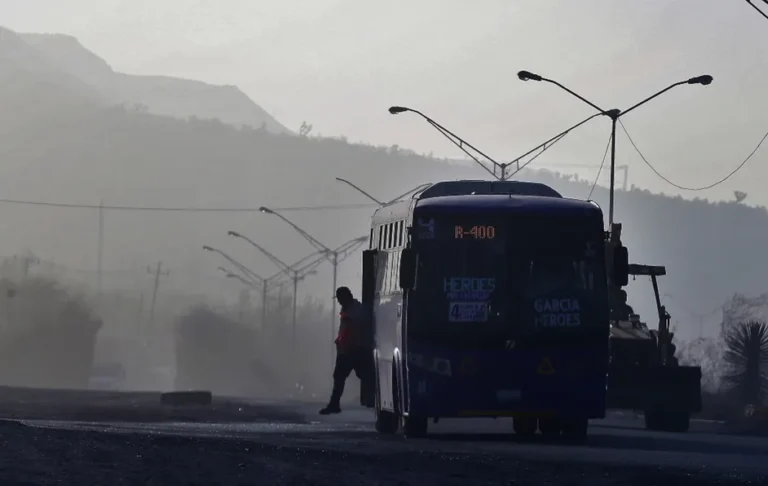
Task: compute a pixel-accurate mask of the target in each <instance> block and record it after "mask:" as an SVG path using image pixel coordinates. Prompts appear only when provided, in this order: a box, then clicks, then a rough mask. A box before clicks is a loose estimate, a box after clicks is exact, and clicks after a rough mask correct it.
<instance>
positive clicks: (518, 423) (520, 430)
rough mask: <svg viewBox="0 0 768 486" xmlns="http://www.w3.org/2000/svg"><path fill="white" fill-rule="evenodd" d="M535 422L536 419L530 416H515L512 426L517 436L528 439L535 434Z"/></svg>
mask: <svg viewBox="0 0 768 486" xmlns="http://www.w3.org/2000/svg"><path fill="white" fill-rule="evenodd" d="M536 422H537V420H536V419H535V418H531V417H515V418H514V421H513V423H512V427H513V428H514V429H515V434H516V435H517V436H518V437H520V438H523V439H528V438H531V437H533V436H534V435H536V425H537V424H536Z"/></svg>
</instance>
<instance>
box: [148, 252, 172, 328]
mask: <svg viewBox="0 0 768 486" xmlns="http://www.w3.org/2000/svg"><path fill="white" fill-rule="evenodd" d="M162 267H163V262H157V266H156V268H155V269H154V270H153V269H152V268H151V267H147V272H148V273H149V274H151V275H154V276H155V286H154V288H153V289H152V303H151V304H150V305H149V326H150V327H154V325H155V303H156V302H157V288H158V287H159V286H160V276H161V275H162V276H164V277H167V276H168V275H170V274H171V272H170V270H167V269H166V270H163V269H162Z"/></svg>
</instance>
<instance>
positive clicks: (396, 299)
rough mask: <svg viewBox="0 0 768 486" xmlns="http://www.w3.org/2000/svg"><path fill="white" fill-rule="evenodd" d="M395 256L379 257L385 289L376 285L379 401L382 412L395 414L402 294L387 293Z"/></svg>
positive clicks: (383, 253) (381, 255) (390, 253)
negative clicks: (394, 382) (396, 355)
mask: <svg viewBox="0 0 768 486" xmlns="http://www.w3.org/2000/svg"><path fill="white" fill-rule="evenodd" d="M396 255H397V253H396V252H388V251H382V252H380V254H379V258H380V259H379V261H378V265H377V267H378V269H379V271H380V272H381V273H380V274H379V276H380V278H381V280H379V281H380V282H383V284H384V285H383V286H379V285H377V291H378V294H377V296H376V298H375V299H374V303H375V315H376V320H375V322H376V326H375V339H376V349H377V353H376V368H377V372H378V387H379V390H378V392H379V400H380V404H381V407H382V409H384V410H389V411H394V397H393V393H392V391H393V369H394V367H393V363H394V355H395V349H396V348H397V347H398V328H399V320H400V317H399V313H400V312H399V308H400V304H401V302H402V298H401V295H400V294H399V293H394V292H387V285H388V284H387V282H388V279H390V278H392V275H393V273H392V265H393V264H394V261H395V260H396V258H395V256H396Z"/></svg>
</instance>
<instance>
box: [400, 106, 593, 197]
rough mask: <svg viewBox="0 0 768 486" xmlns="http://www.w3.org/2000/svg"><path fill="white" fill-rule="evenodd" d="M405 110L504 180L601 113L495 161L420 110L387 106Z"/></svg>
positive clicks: (497, 178)
mask: <svg viewBox="0 0 768 486" xmlns="http://www.w3.org/2000/svg"><path fill="white" fill-rule="evenodd" d="M406 112H408V113H414V114H416V115H419V116H420V117H421V118H423V119H424V120H425V121H426V122H427V123H429V124H430V125H432V127H433V128H434V129H435V130H437V131H438V132H440V134H441V135H443V136H444V137H445V138H447V139H448V140H449V141H450V142H451V143H452V144H454V145H456V146H457V147H458V148H459V150H461V151H462V152H464V153H465V154H466V155H467V156H468V157H469V158H471V159H472V160H474V161H475V163H477V165H479V166H480V167H481V168H482V169H483V170H485V171H486V172H488V173H489V174H491V175H492V176H493V177H494V178H496V180H499V181H506V180H509V179H510V178H512V177H514V175H515V174H517V173H518V172H520V171H521V170H522V169H524V168H525V166H527V165H528V164H530V163H531V162H533V160H535V159H536V158H537V157H538V156H539V155H541V154H542V153H544V151H545V150H547V149H549V148H550V147H552V146H553V145H554V144H556V143H557V142H559V141H560V140H561V139H562V138H563V137H565V136H566V135H568V134H569V133H570V132H571V131H572V130H575V129H576V128H579V127H580V126H582V125H584V124H585V123H587V122H588V121H590V120H592V119H593V118H596V117H598V116H600V115H602V113H597V114H594V115H592V116H589V117H587V118H585V119H584V120H582V121H580V122H579V123H577V124H575V125H573V126H572V127H570V128H568V129H566V130H563V131H562V132H560V133H558V134H557V135H555V136H554V137H552V138H550V139H548V140H547V141H545V142H543V143H540V144H539V145H537V146H535V147H533V148H532V149H531V150H529V151H527V152H526V153H524V154H523V155H521V156H519V157H517V158H516V159H514V160H512V161H510V162H497V161H496V160H494V159H492V158H491V157H490V156H489V155H486V154H484V153H483V152H481V151H480V149H478V148H477V147H475V146H473V145H472V144H470V143H469V142H467V141H466V140H464V139H463V138H461V137H459V136H458V135H456V134H455V133H453V132H451V131H450V130H448V129H447V128H445V127H444V126H442V125H440V124H439V123H437V122H436V121H435V120H433V119H432V118H430V117H428V116H427V115H425V114H424V113H422V112H421V111H419V110H414V109H413V108H408V107H406V106H390V107H389V113H390V114H391V115H399V114H400V113H406ZM465 147H468V148H469V149H471V150H472V151H474V152H475V153H477V154H479V155H481V156H482V157H483V158H485V159H486V160H487V161H489V162H490V163H491V164H493V170H491V169H489V168H488V167H487V166H486V165H485V164H484V163H482V162H480V160H479V159H478V158H477V157H475V156H474V155H473V154H472V152H470V151H469V150H467V149H466V148H465ZM537 150H540V152H539V153H538V154H536V155H534V156H533V157H532V158H531V159H530V160H528V161H527V162H525V163H524V164H523V165H520V161H521V160H522V159H524V158H525V157H528V156H529V155H531V154H533V153H534V152H536V151H537ZM513 165H515V166H516V170H515V171H513V172H512V173H511V174H510V173H507V170H508V169H509V168H510V167H512V166H513ZM497 171H498V174H497ZM428 185H429V184H425V185H424V186H428ZM407 194H409V193H406V194H404V195H403V196H405V195H407ZM400 197H402V196H400Z"/></svg>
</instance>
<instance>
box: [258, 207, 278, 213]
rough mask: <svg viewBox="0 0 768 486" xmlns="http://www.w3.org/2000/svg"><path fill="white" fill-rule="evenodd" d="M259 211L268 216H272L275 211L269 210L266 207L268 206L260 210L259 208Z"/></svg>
mask: <svg viewBox="0 0 768 486" xmlns="http://www.w3.org/2000/svg"><path fill="white" fill-rule="evenodd" d="M259 211H261V212H262V213H267V214H272V213H274V211H272V210H271V209H269V208H268V207H266V206H262V207H260V208H259Z"/></svg>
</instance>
